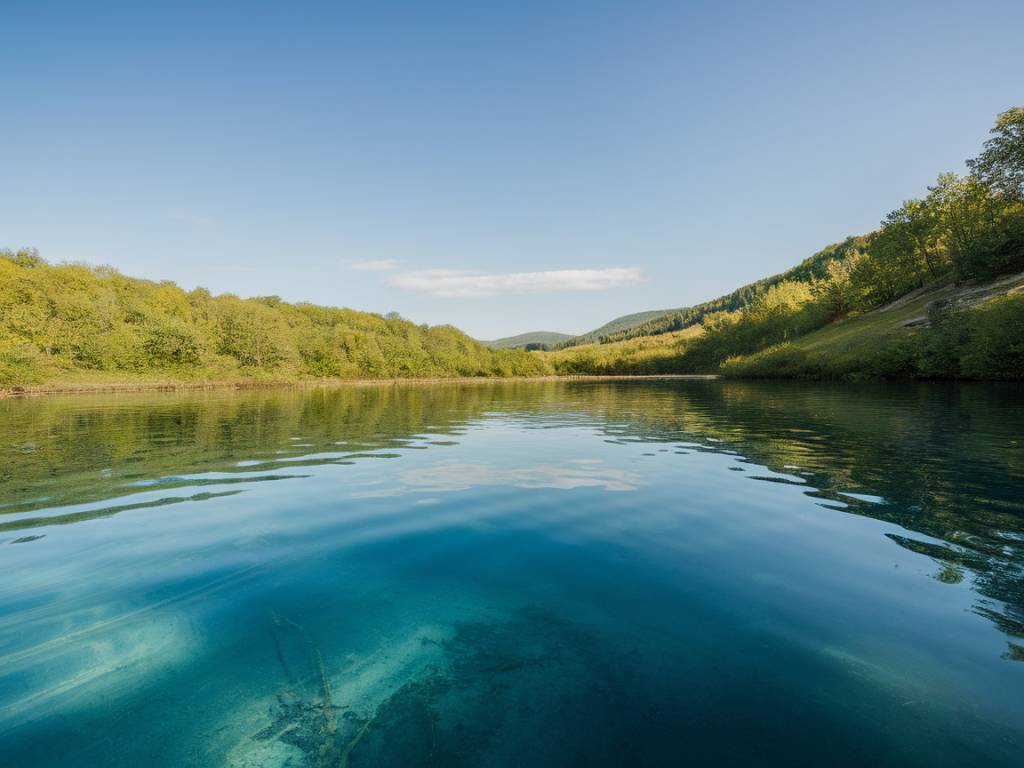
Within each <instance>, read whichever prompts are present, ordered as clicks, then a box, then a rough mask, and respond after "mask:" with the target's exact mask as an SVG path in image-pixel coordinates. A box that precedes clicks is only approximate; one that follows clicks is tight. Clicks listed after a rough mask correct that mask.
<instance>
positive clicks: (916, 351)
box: [721, 273, 1024, 380]
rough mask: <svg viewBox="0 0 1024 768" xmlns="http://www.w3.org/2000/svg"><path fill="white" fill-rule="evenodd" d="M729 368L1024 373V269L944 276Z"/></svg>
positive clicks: (987, 375) (925, 374)
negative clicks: (979, 279)
mask: <svg viewBox="0 0 1024 768" xmlns="http://www.w3.org/2000/svg"><path fill="white" fill-rule="evenodd" d="M721 371H722V373H724V374H725V375H728V376H736V377H765V378H816V379H821V378H840V379H851V378H853V379H857V378H877V377H884V378H906V377H916V378H930V377H938V378H967V379H1012V380H1020V379H1024V273H1021V274H1017V275H1013V276H1010V277H1007V278H1004V279H1001V280H997V281H994V282H991V283H982V284H967V285H960V286H957V285H954V284H952V283H951V282H950V281H939V282H937V283H935V284H933V285H929V286H926V287H925V288H924V289H923V290H920V291H916V292H914V293H913V294H911V295H909V296H908V297H906V298H905V299H903V300H900V301H897V302H893V303H892V304H890V305H888V306H885V307H881V308H879V309H876V310H874V311H872V312H868V313H866V314H864V315H860V316H855V317H850V318H846V319H843V320H840V321H837V322H834V323H830V324H829V325H827V326H825V327H823V328H821V329H819V330H816V331H812V332H811V333H808V334H806V335H804V336H800V337H799V338H796V339H794V340H793V341H791V342H784V343H782V344H778V345H773V346H771V347H768V348H766V349H763V350H761V351H759V352H756V353H754V354H752V355H746V356H738V357H735V358H731V359H728V360H726V361H725V362H724V363H723V364H722V367H721Z"/></svg>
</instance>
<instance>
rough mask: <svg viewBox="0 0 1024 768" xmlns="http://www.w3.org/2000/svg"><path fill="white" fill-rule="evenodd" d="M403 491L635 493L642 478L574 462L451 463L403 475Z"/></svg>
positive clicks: (411, 470)
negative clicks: (498, 489)
mask: <svg viewBox="0 0 1024 768" xmlns="http://www.w3.org/2000/svg"><path fill="white" fill-rule="evenodd" d="M399 477H400V479H401V481H402V484H403V486H404V487H403V488H397V489H395V490H394V493H403V492H414V491H466V490H469V489H470V488H479V487H482V486H502V485H503V486H510V487H512V488H554V489H557V490H562V491H568V490H572V489H574V488H603V489H604V490H606V491H635V490H637V488H639V486H640V478H639V476H638V475H637V474H636V473H634V472H629V471H626V470H623V469H614V468H612V467H605V466H601V465H600V464H595V463H592V462H587V463H583V462H570V463H569V464H567V465H564V466H551V465H549V464H535V465H533V466H529V467H499V466H497V465H495V464H471V463H467V462H461V461H448V462H443V463H440V464H434V465H432V466H429V467H420V468H417V469H410V470H407V471H405V472H402V473H401V475H400V476H399Z"/></svg>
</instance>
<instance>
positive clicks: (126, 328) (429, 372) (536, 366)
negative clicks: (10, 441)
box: [0, 249, 547, 388]
mask: <svg viewBox="0 0 1024 768" xmlns="http://www.w3.org/2000/svg"><path fill="white" fill-rule="evenodd" d="M546 371H547V366H546V365H545V362H544V361H543V360H541V359H540V358H538V357H537V356H535V355H531V354H529V353H527V352H523V351H520V350H493V349H489V348H488V347H485V346H484V345H483V344H481V343H479V342H477V341H474V340H472V339H470V338H469V337H468V336H466V335H465V334H464V333H462V332H461V331H459V330H457V329H456V328H453V327H451V326H437V327H428V326H424V325H416V324H414V323H411V322H409V321H407V320H403V319H402V318H400V317H398V316H397V315H389V316H387V317H382V316H380V315H375V314H370V313H367V312H356V311H354V310H351V309H335V308H330V307H320V306H315V305H313V304H289V303H287V302H284V301H281V300H280V299H279V298H277V297H275V296H266V297H261V298H253V299H240V298H238V297H237V296H231V295H224V296H212V295H211V294H210V293H209V291H206V290H204V289H202V288H198V289H196V290H193V291H184V290H182V289H181V288H179V287H178V286H177V285H175V284H174V283H171V282H160V283H156V282H151V281H148V280H139V279H135V278H131V277H125V276H124V275H121V274H119V273H118V272H117V271H116V270H113V269H111V268H109V267H89V266H85V265H82V264H61V265H51V264H48V263H47V262H46V261H44V260H43V259H42V258H40V257H39V255H38V254H37V253H35V252H34V251H32V250H30V249H24V250H20V251H17V252H12V251H0V387H8V388H13V387H24V386H29V385H33V384H43V383H47V382H53V381H62V382H83V383H90V382H92V383H98V382H105V381H108V382H121V381H132V380H140V381H142V380H166V381H170V382H174V381H181V380H187V381H241V380H250V379H251V380H277V381H295V380H301V379H318V378H397V377H451V376H530V375H536V374H539V373H544V372H546Z"/></svg>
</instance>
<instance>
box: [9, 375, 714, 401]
mask: <svg viewBox="0 0 1024 768" xmlns="http://www.w3.org/2000/svg"><path fill="white" fill-rule="evenodd" d="M717 378H719V375H718V374H714V373H708V374H696V373H692V374H690V373H687V374H660V375H629V374H623V375H608V376H598V375H584V374H578V375H566V376H452V377H436V378H393V379H266V378H254V379H237V380H231V381H197V380H193V379H140V380H138V381H132V380H107V379H105V378H100V379H98V380H93V381H89V380H82V379H78V380H75V381H71V382H65V383H52V384H38V385H30V386H25V387H8V388H0V399H4V398H8V397H41V396H44V395H84V394H115V393H118V392H188V391H201V390H219V389H235V390H250V389H275V388H293V389H316V388H331V387H385V386H430V385H433V384H493V383H498V382H543V381H644V380H647V381H673V380H678V381H686V380H691V381H702V380H704V381H710V380H714V379H717Z"/></svg>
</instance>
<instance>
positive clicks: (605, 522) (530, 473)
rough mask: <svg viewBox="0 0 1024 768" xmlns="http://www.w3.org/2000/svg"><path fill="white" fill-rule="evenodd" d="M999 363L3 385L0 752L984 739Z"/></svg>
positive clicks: (862, 761)
mask: <svg viewBox="0 0 1024 768" xmlns="http://www.w3.org/2000/svg"><path fill="white" fill-rule="evenodd" d="M1022 547H1024V392H1022V390H1021V388H1020V387H1013V386H987V385H912V386H911V385H907V386H896V385H889V386H842V387H841V386H818V385H807V384H757V383H747V382H609V383H583V382H579V383H553V382H544V383H480V384H472V385H458V386H457V385H437V386H399V387H394V386H386V387H362V388H349V389H335V390H327V389H324V390H306V391H303V390H277V391H254V392H239V393H235V392H213V393H193V394H146V395H117V396H115V395H107V396H98V397H91V396H90V397H85V396H78V397H53V398H41V399H33V400H8V401H4V402H0V568H2V571H0V573H2V574H3V578H2V579H0V764H2V765H5V766H6V765H9V766H69V765H73V766H140V765H145V766H187V765H195V766H223V765H227V766H346V765H348V766H391V765H394V766H415V765H432V766H461V765H472V766H483V765H486V766H545V765H559V766H561V765H580V766H604V765H627V766H639V765H652V766H660V765H684V764H685V765H711V764H714V765H754V764H757V765H772V764H775V765H787V766H795V765H830V766H841V765H858V766H860V765H866V764H870V765H901V766H906V765H922V766H924V765H927V766H945V765H948V766H954V765H956V766H963V765H985V766H1011V765H1018V766H1019V765H1021V764H1022V757H1021V756H1022V754H1024V663H1022V662H1024V574H1022V563H1024V558H1022Z"/></svg>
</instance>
